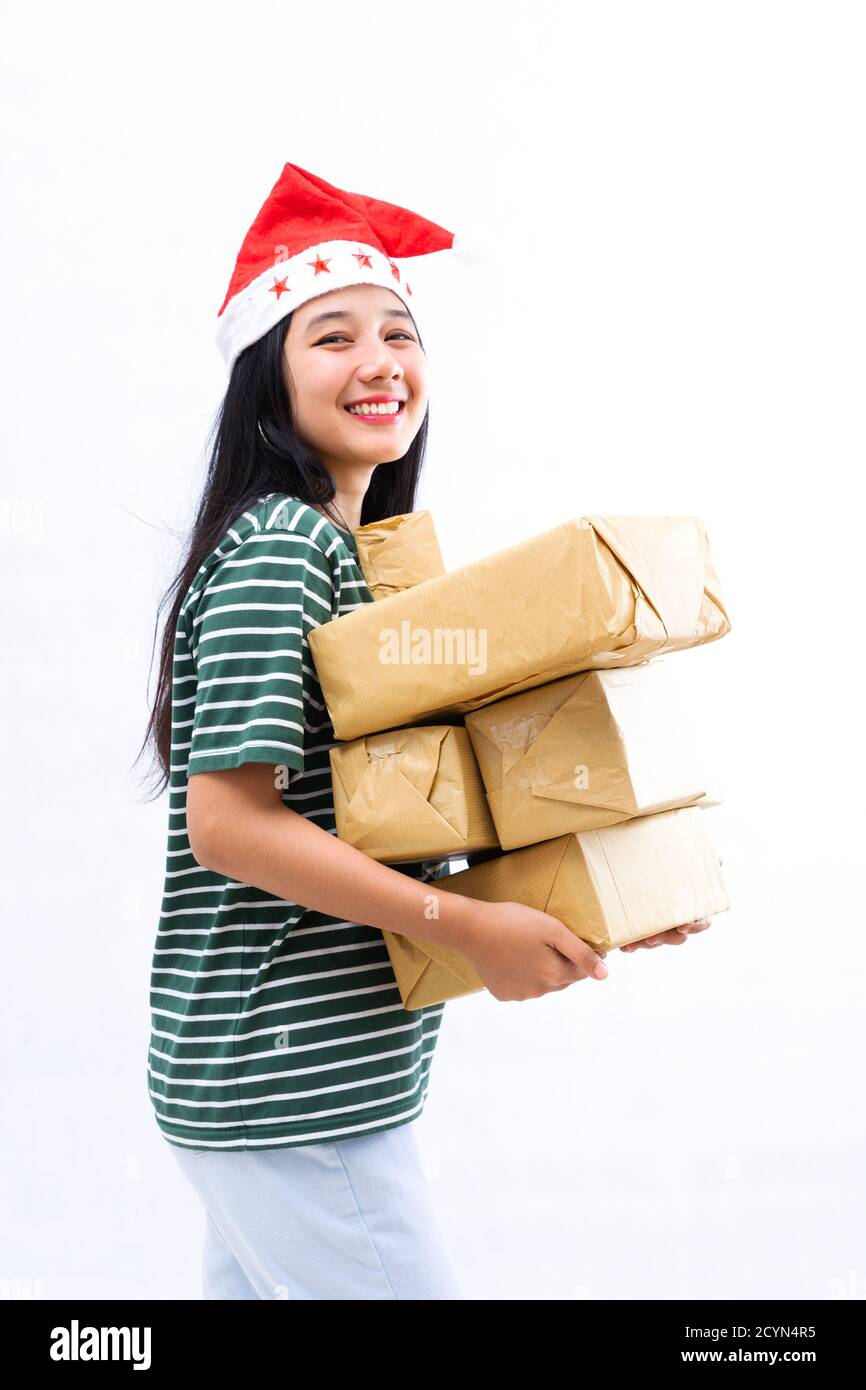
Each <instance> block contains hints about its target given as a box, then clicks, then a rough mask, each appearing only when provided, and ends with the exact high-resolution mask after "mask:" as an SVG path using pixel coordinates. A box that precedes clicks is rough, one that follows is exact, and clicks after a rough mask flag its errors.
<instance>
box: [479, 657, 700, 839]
mask: <svg viewBox="0 0 866 1390" xmlns="http://www.w3.org/2000/svg"><path fill="white" fill-rule="evenodd" d="M466 730H467V732H468V734H469V737H470V738H471V740H472V747H473V749H474V751H475V756H476V758H477V759H478V766H479V768H480V770H481V776H482V778H483V779H484V785H485V787H486V790H487V800H488V804H489V806H490V811H491V813H492V816H493V820H494V822H495V825H496V831H497V834H498V836H499V840H500V843H501V845H502V847H503V849H518V848H519V847H520V846H521V845H534V844H537V843H538V841H539V840H549V839H552V838H553V837H554V836H556V835H564V834H567V833H568V832H570V831H576V830H591V829H594V828H595V827H597V826H602V825H613V824H615V823H616V822H617V821H622V820H628V819H630V818H631V817H632V816H642V815H648V814H652V813H654V812H656V811H664V810H669V809H671V808H672V807H674V806H689V805H694V804H696V803H697V802H698V801H699V799H700V798H701V797H703V796H704V795H705V793H706V781H705V777H704V774H703V772H702V770H701V768H700V766H699V765H698V762H697V760H696V757H695V753H694V750H693V748H692V747H691V745H690V743H689V741H688V739H687V737H686V735H685V732H684V728H683V719H682V713H681V711H680V709H679V706H678V704H677V701H676V699H675V696H674V692H673V689H672V686H671V683H670V680H669V678H668V675H667V673H666V671H665V663H664V658H661V659H658V658H656V659H654V660H652V661H644V662H642V663H641V664H640V665H638V666H626V667H622V668H620V669H618V670H606V671H582V672H580V673H579V674H578V675H576V676H566V677H565V679H564V680H558V681H553V682H550V683H548V684H547V685H539V686H536V687H535V688H534V689H533V690H526V691H524V692H523V694H521V695H513V696H512V697H511V698H510V699H507V700H496V701H494V703H493V704H490V705H485V706H484V708H483V709H479V710H475V711H473V712H472V713H470V714H467V716H466Z"/></svg>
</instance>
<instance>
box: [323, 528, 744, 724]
mask: <svg viewBox="0 0 866 1390" xmlns="http://www.w3.org/2000/svg"><path fill="white" fill-rule="evenodd" d="M729 630H730V622H729V620H728V617H727V614H726V612H725V609H724V605H723V603H722V599H721V595H720V591H719V584H718V580H717V577H716V574H715V570H714V568H713V563H712V558H711V555H710V547H709V542H708V539H707V535H706V532H705V530H704V526H703V524H702V522H701V521H700V520H699V519H698V518H697V517H691V516H662V517H652V516H651V517H631V516H592V517H584V518H580V519H578V520H573V521H568V522H565V523H564V524H563V525H561V526H556V527H554V528H553V529H552V530H550V531H545V532H543V533H542V534H541V535H539V536H536V537H534V538H533V539H531V540H528V541H524V542H522V543H521V544H519V545H515V546H511V547H509V548H508V549H506V550H502V551H498V552H497V553H496V554H494V555H490V556H488V557H486V558H485V559H482V560H476V561H473V562H472V563H471V564H468V565H464V566H462V567H461V568H460V569H456V570H451V571H449V572H448V573H445V574H441V575H438V576H437V577H435V578H431V579H426V580H424V581H423V582H421V583H419V584H416V585H414V586H413V587H411V588H408V589H405V590H404V591H402V592H396V593H392V594H390V595H389V596H388V597H385V598H382V599H380V600H378V601H377V602H376V603H368V604H364V605H363V606H362V607H361V608H359V609H356V611H355V612H353V613H347V614H346V615H345V616H344V617H342V618H336V619H334V620H333V621H331V622H329V623H323V624H322V625H321V627H318V628H314V629H313V630H312V631H311V632H310V635H309V645H310V650H311V652H312V656H313V660H314V662H315V666H316V671H317V674H318V678H319V682H320V684H321V687H322V692H323V695H324V698H325V702H326V704H327V707H328V713H329V715H330V718H331V722H332V724H333V727H334V733H335V736H336V737H337V738H338V739H355V738H359V737H361V736H362V735H364V734H370V733H377V732H379V731H382V730H387V729H394V728H398V727H400V726H401V725H406V724H410V723H423V722H431V721H434V720H435V721H436V722H440V723H441V722H445V720H447V719H451V720H452V721H455V720H456V717H457V716H459V715H463V714H466V713H468V712H469V711H471V710H475V709H479V708H481V707H483V706H484V705H487V704H490V703H492V702H493V701H494V700H499V699H504V698H505V697H506V696H509V695H515V694H518V693H519V692H520V691H522V690H529V689H532V688H534V687H536V686H540V685H544V684H545V683H547V682H549V681H553V680H557V679H559V678H560V677H563V676H569V675H573V674H575V673H576V672H578V671H584V670H592V669H605V668H610V667H621V666H633V665H635V664H636V663H638V662H640V661H644V660H646V659H647V658H648V657H650V656H653V655H657V654H660V653H662V652H666V651H677V650H680V649H682V648H685V647H691V646H696V645H698V644H700V643H704V642H712V641H715V640H716V639H718V638H719V637H722V636H724V635H725V633H726V632H728V631H729Z"/></svg>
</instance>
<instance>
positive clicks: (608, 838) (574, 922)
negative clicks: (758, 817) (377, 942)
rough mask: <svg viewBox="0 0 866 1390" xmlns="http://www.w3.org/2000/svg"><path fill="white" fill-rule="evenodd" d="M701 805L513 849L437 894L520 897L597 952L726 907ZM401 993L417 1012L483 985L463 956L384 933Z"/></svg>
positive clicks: (440, 882)
mask: <svg viewBox="0 0 866 1390" xmlns="http://www.w3.org/2000/svg"><path fill="white" fill-rule="evenodd" d="M703 821H704V812H703V811H701V810H700V809H699V808H698V807H697V806H686V807H680V808H678V809H676V810H671V811H660V812H658V813H656V814H654V815H649V816H638V817H637V818H635V819H633V820H627V821H621V822H619V823H618V824H616V825H608V826H603V827H601V828H599V829H596V830H584V831H580V832H579V833H577V834H570V835H561V836H559V837H557V838H556V839H554V840H544V841H542V843H540V844H537V845H530V846H528V847H527V848H525V849H518V850H513V851H511V852H510V853H507V854H501V855H499V856H497V857H495V858H491V859H488V860H486V861H485V862H484V863H483V864H477V865H475V867H474V868H472V869H466V870H464V871H463V872H462V873H458V874H451V875H448V876H447V877H445V878H441V879H436V880H434V881H432V882H431V883H430V884H429V889H430V893H431V895H432V899H431V901H433V900H435V895H436V894H438V893H440V892H444V893H462V894H465V895H466V896H467V897H469V898H480V899H482V900H483V901H485V902H519V903H523V904H524V905H525V906H526V907H534V908H537V909H538V910H539V911H541V912H547V913H550V915H551V916H552V917H557V918H558V919H559V920H560V921H561V922H564V923H565V925H566V926H567V927H568V928H569V929H570V930H571V931H573V932H574V933H575V935H576V936H579V937H580V938H581V939H582V940H583V941H586V942H588V943H589V945H590V946H592V947H593V949H594V950H596V951H597V952H598V953H599V954H601V955H604V954H605V953H606V952H607V951H609V950H613V949H615V948H617V947H619V946H624V945H626V944H627V943H628V942H630V941H640V940H642V939H643V938H644V937H646V936H652V935H654V933H656V932H659V931H665V930H667V929H668V928H670V927H677V926H682V925H684V924H685V923H687V922H693V921H696V920H697V919H698V918H700V917H712V916H715V915H716V914H717V913H720V912H725V911H727V909H728V907H729V902H728V895H727V891H726V889H725V884H724V880H723V879H722V872H721V867H720V865H719V861H718V857H717V855H716V852H715V850H714V849H713V847H712V845H711V844H710V841H709V839H708V837H707V834H706V830H705V828H704V825H703ZM383 935H384V937H385V941H386V944H387V947H388V953H389V955H390V958H391V963H392V965H393V967H394V974H395V976H396V979H397V985H398V988H399V990H400V996H401V998H402V1000H403V1003H404V1005H405V1006H406V1008H408V1009H420V1008H422V1007H424V1006H426V1005H428V1004H437V1003H441V1002H443V1001H444V1000H446V999H454V998H457V997H459V996H460V995H464V994H474V993H476V992H477V991H479V990H482V989H483V988H484V982H483V981H482V979H481V978H480V976H479V975H478V973H477V971H476V970H475V969H474V967H473V966H472V965H471V964H470V962H469V961H468V960H466V958H465V957H463V956H461V955H460V954H459V953H458V952H457V951H454V950H452V949H451V948H449V947H446V946H443V945H441V944H440V943H438V942H435V941H427V940H421V939H420V938H414V937H407V936H404V935H403V934H402V933H395V932H387V931H386V932H384V933H383Z"/></svg>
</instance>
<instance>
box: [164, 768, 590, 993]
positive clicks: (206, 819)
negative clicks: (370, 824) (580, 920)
mask: <svg viewBox="0 0 866 1390" xmlns="http://www.w3.org/2000/svg"><path fill="white" fill-rule="evenodd" d="M186 813H187V833H188V835H189V842H190V847H191V849H192V852H193V855H194V857H195V858H196V859H197V861H198V862H199V864H201V865H202V867H203V868H206V869H211V870H213V872H214V873H218V874H224V875H225V876H226V877H227V878H232V879H235V880H237V882H238V883H248V884H251V885H252V886H253V887H256V888H261V889H262V890H263V891H264V892H266V893H273V894H274V895H275V896H276V897H279V898H283V899H285V900H286V901H288V902H291V903H302V904H303V905H304V907H308V908H310V909H312V910H313V911H314V912H323V913H326V914H327V915H328V916H331V917H338V918H341V919H342V920H345V921H347V922H364V923H368V924H369V925H370V926H372V927H377V928H378V929H379V930H380V931H391V932H396V933H401V934H402V935H403V936H408V937H420V938H422V939H425V938H426V939H427V940H428V941H437V942H441V943H442V944H443V945H445V946H449V947H451V948H452V949H453V950H456V951H459V952H460V953H461V955H464V956H466V957H467V959H468V960H469V961H471V963H472V964H473V965H474V966H475V968H476V970H477V971H478V973H479V975H480V976H481V978H482V979H483V981H484V983H485V985H486V987H487V988H488V989H489V990H490V992H491V993H492V994H493V995H494V996H495V997H496V998H497V999H529V998H536V997H537V996H538V995H541V994H545V993H547V991H548V990H552V989H564V988H565V987H566V986H567V985H569V984H573V983H575V982H576V981H577V980H583V979H587V978H589V977H590V976H591V975H595V978H596V979H603V978H604V976H605V975H606V974H607V969H606V967H605V965H604V962H603V961H602V960H601V958H600V957H599V956H598V955H597V954H596V952H595V951H593V949H592V947H591V946H589V945H587V943H586V942H585V941H581V940H580V938H579V937H577V936H575V935H574V933H573V932H571V931H569V929H568V928H567V927H566V926H565V925H564V924H563V923H562V922H560V921H559V920H558V919H557V918H555V917H551V916H550V915H549V914H548V913H546V912H538V911H536V909H534V908H531V907H524V906H522V905H521V904H517V903H487V902H482V901H480V900H479V899H476V898H469V897H466V896H464V895H463V894H460V893H454V892H447V893H442V892H439V893H437V891H436V885H435V882H431V883H421V882H419V881H418V880H417V879H413V878H410V877H409V875H408V874H403V873H399V872H398V871H397V870H395V869H391V868H389V867H388V866H387V865H386V864H380V863H378V862H377V860H375V859H371V858H370V857H369V855H366V854H364V853H363V852H362V851H361V850H358V849H355V848H354V846H353V845H349V844H346V843H345V842H344V841H342V840H338V839H337V837H336V836H335V835H331V834H329V832H328V831H327V830H324V829H323V828H322V827H321V826H320V825H316V824H314V822H313V821H310V820H307V819H306V817H305V816H301V815H299V814H298V813H297V812H296V811H294V810H293V809H291V808H290V807H288V806H286V805H285V804H284V802H283V800H282V796H281V791H280V788H279V786H278V785H277V782H276V779H275V777H274V769H273V766H272V765H271V764H269V763H245V764H243V766H241V767H237V768H231V769H228V770H226V771H220V772H197V773H193V775H192V776H191V777H190V779H189V786H188V789H187V808H186ZM431 901H434V902H435V904H436V915H435V916H428V915H427V914H428V912H429V910H430V904H431Z"/></svg>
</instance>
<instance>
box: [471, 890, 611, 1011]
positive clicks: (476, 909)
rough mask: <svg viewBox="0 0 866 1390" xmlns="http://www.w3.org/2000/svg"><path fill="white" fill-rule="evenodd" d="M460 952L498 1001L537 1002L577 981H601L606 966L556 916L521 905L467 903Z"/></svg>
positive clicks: (586, 944) (472, 901)
mask: <svg viewBox="0 0 866 1390" xmlns="http://www.w3.org/2000/svg"><path fill="white" fill-rule="evenodd" d="M464 901H465V903H466V923H465V928H464V933H463V938H462V940H461V941H460V944H459V948H458V949H459V950H460V953H461V954H462V955H464V956H465V957H466V958H467V960H469V961H470V962H471V964H472V965H474V967H475V969H476V970H477V971H478V974H479V975H480V976H481V979H482V980H483V981H484V984H485V986H486V988H487V989H488V990H489V992H490V993H491V994H492V995H493V997H494V999H499V1000H507V999H511V1000H514V999H537V998H538V997H539V996H540V995H542V994H547V993H549V991H551V990H557V989H567V988H568V986H569V985H573V984H576V983H577V981H578V980H589V979H594V980H603V979H604V978H605V976H606V975H607V974H608V968H607V966H606V965H605V963H604V961H603V960H602V959H601V958H600V957H599V956H598V954H597V953H596V952H595V951H594V950H593V949H592V947H591V946H590V945H589V944H588V943H587V942H586V941H582V940H581V938H580V937H579V936H576V935H575V934H574V932H572V931H570V930H569V928H568V927H567V926H566V925H565V923H564V922H561V921H560V920H559V918H558V917H551V916H549V915H548V913H546V912H541V911H539V910H538V909H537V908H534V907H525V906H524V905H523V904H522V903H512V902H505V903H490V902H486V901H482V900H480V899H475V898H466V899H465V900H464Z"/></svg>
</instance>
